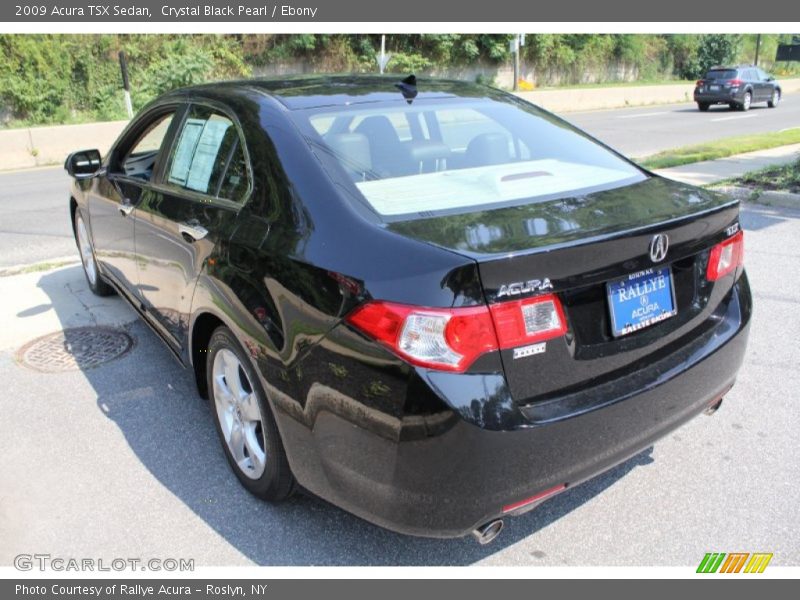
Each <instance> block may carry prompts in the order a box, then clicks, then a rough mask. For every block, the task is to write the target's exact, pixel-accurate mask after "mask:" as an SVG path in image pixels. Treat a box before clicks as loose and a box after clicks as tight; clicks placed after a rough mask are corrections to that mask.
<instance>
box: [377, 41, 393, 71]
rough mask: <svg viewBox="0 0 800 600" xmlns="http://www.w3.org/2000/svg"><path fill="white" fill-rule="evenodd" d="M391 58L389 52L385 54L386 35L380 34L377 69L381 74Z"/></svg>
mask: <svg viewBox="0 0 800 600" xmlns="http://www.w3.org/2000/svg"><path fill="white" fill-rule="evenodd" d="M391 58H392V55H391V54H386V35H381V54H380V56H379V57H378V70H379V71H380V73H381V75H383V71H384V69H386V65H388V64H389V61H390V60H391Z"/></svg>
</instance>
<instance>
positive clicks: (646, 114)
mask: <svg viewBox="0 0 800 600" xmlns="http://www.w3.org/2000/svg"><path fill="white" fill-rule="evenodd" d="M669 113H670V111H668V110H662V111H660V112H651V113H643V114H640V115H622V116H621V117H617V118H618V119H638V118H639V117H655V116H656V115H668V114H669Z"/></svg>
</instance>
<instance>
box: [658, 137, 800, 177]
mask: <svg viewBox="0 0 800 600" xmlns="http://www.w3.org/2000/svg"><path fill="white" fill-rule="evenodd" d="M798 158H800V144H791V145H789V146H779V147H777V148H770V149H768V150H756V151H755V152H747V153H746V154H735V155H733V156H729V157H728V158H719V159H717V160H706V161H703V162H697V163H692V164H689V165H681V166H680V167H670V168H669V169H658V170H657V171H655V173H657V174H659V175H661V176H663V177H667V178H668V179H674V180H676V181H680V182H683V183H689V184H691V185H709V184H712V183H717V182H720V181H723V180H725V179H731V178H733V177H740V176H742V175H744V174H745V173H749V172H751V171H758V170H759V169H763V168H765V167H772V166H776V165H785V164H788V163H791V162H794V161H795V160H797V159H798Z"/></svg>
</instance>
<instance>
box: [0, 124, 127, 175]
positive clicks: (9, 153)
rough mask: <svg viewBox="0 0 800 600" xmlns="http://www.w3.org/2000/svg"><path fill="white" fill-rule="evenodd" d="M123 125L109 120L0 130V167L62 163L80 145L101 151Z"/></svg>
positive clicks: (12, 167) (114, 138) (25, 166)
mask: <svg viewBox="0 0 800 600" xmlns="http://www.w3.org/2000/svg"><path fill="white" fill-rule="evenodd" d="M127 124H128V122H127V121H110V122H107V123H86V124H83V125H55V126H52V127H31V128H27V129H8V130H5V131H0V169H3V170H7V169H25V168H29V167H38V166H43V165H53V164H62V163H63V162H64V159H65V158H66V157H67V154H69V153H70V152H73V151H74V150H81V149H84V148H97V149H99V150H100V151H101V152H105V151H106V150H108V149H109V148H110V147H111V144H113V143H114V140H116V139H117V136H118V135H119V134H120V133H121V132H122V130H123V129H124V128H125V125H127Z"/></svg>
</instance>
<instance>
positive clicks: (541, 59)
mask: <svg viewBox="0 0 800 600" xmlns="http://www.w3.org/2000/svg"><path fill="white" fill-rule="evenodd" d="M512 37H513V36H511V35H507V34H451V33H448V34H421V35H387V36H386V51H387V52H389V53H391V54H392V60H391V62H390V63H389V65H388V71H390V72H395V73H409V72H415V73H417V74H425V73H431V72H434V73H441V72H442V71H443V70H444V69H445V68H447V67H458V68H460V67H470V66H478V67H479V70H478V74H477V75H476V79H478V80H480V81H492V80H493V79H494V78H495V77H496V75H497V71H496V69H497V68H499V67H502V66H508V64H509V62H508V61H509V60H510V58H511V56H510V53H509V41H510V40H511V39H512ZM755 40H756V36H755V35H722V34H708V35H695V34H679V35H656V34H550V33H548V34H529V35H527V36H526V42H525V46H524V47H523V48H522V55H521V59H522V63H523V69H525V71H524V72H530V71H533V73H534V74H535V83H536V84H537V85H548V84H552V83H556V84H559V85H563V84H582V83H587V82H598V83H600V82H602V83H614V82H618V81H619V82H622V81H630V80H631V79H632V78H635V79H636V80H638V81H643V82H646V81H660V80H665V79H670V78H672V77H677V78H680V79H694V78H697V77H699V76H700V75H702V73H703V71H704V70H705V69H706V68H707V67H708V66H711V65H714V64H721V63H729V64H730V63H740V62H747V63H749V62H753V60H754V58H755V56H754V55H755V43H756V42H755ZM781 41H784V42H789V41H791V36H790V35H777V34H769V35H766V34H765V35H762V36H761V46H760V64H761V65H763V66H765V67H766V68H768V69H772V70H773V72H774V73H775V75H777V76H788V75H795V74H798V73H800V63H780V64H776V65H773V64H772V61H773V60H774V56H775V50H776V49H777V44H778V43H779V42H781ZM380 43H381V36H380V35H375V34H347V35H339V34H300V35H278V34H243V35H141V34H137V35H122V34H109V35H9V34H3V35H0V105H2V106H0V108H3V109H4V110H3V111H2V112H3V114H4V116H5V117H6V118H9V117H10V118H11V119H12V120H14V121H15V122H16V123H29V124H41V123H67V122H75V121H79V120H109V119H119V118H124V117H125V108H124V104H123V96H122V91H121V89H120V88H121V78H120V73H119V65H118V63H117V53H118V52H119V51H120V50H124V51H125V52H126V53H127V55H128V65H129V68H130V75H131V85H132V87H133V90H132V97H133V102H134V107H135V108H137V109H138V108H140V107H141V106H143V105H144V104H145V103H146V102H148V101H149V100H150V99H152V98H153V97H155V96H157V95H158V94H161V93H163V92H165V91H167V90H170V89H173V88H175V87H180V86H184V85H192V84H196V83H200V82H205V81H214V80H220V79H232V78H241V77H247V76H248V75H250V73H251V69H252V68H253V67H263V66H269V67H275V66H276V65H284V66H285V67H284V68H285V70H289V71H291V70H292V69H296V68H297V66H298V63H300V64H302V70H303V71H304V72H347V71H352V72H376V71H377V63H376V60H375V57H376V54H377V53H378V52H379V50H380Z"/></svg>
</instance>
